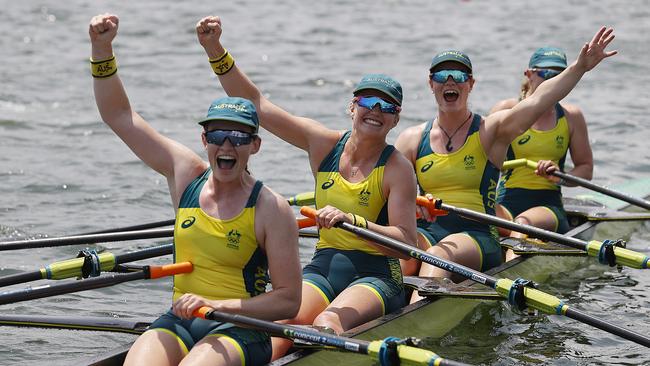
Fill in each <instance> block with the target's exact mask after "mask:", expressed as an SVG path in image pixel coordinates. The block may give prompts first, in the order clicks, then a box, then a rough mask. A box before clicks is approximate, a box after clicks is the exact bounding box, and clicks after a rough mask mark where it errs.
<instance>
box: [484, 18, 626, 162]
mask: <svg viewBox="0 0 650 366" xmlns="http://www.w3.org/2000/svg"><path fill="white" fill-rule="evenodd" d="M612 40H614V34H613V29H611V28H610V29H606V28H605V27H602V28H601V29H600V30H599V31H598V32H597V33H596V34H595V35H594V37H593V39H592V40H591V42H589V43H586V44H585V45H584V46H583V47H582V49H581V50H580V55H579V56H578V58H577V60H576V61H575V62H574V63H573V64H571V65H570V66H569V67H567V68H566V69H565V70H564V71H562V73H561V74H560V75H558V76H556V77H554V78H552V79H549V80H547V81H545V82H543V83H542V84H540V86H539V87H538V88H537V89H536V90H535V92H534V93H533V94H532V95H531V96H529V97H527V98H526V99H524V100H522V101H521V102H519V103H517V104H516V105H515V106H514V107H513V108H512V109H507V110H502V111H498V112H495V113H493V114H490V115H489V116H488V117H487V118H486V121H485V132H486V133H485V141H491V142H490V143H489V147H488V146H486V150H488V151H487V153H488V156H489V158H490V161H492V163H494V164H495V165H496V166H497V167H499V168H500V167H501V165H502V164H503V159H504V157H505V153H506V150H507V148H508V145H509V144H510V143H511V142H512V141H513V140H514V139H515V138H516V137H517V136H519V135H520V134H522V133H523V132H524V131H526V130H527V129H528V128H530V126H532V124H533V123H535V121H536V120H537V118H538V117H539V116H540V115H541V114H542V113H543V112H544V111H545V110H547V109H548V108H551V107H552V106H553V105H554V104H555V103H557V102H559V101H560V100H562V98H564V97H565V96H566V95H567V94H569V92H570V91H571V90H572V89H573V88H574V87H575V86H576V84H577V83H578V81H579V80H580V78H582V76H583V75H584V74H585V73H586V72H587V71H589V70H591V69H593V68H594V67H596V65H598V64H599V63H600V62H601V61H602V60H603V59H605V58H607V57H610V56H613V55H615V54H616V53H617V51H605V48H606V47H607V46H608V45H609V44H610V43H611V42H612ZM482 141H483V139H482Z"/></svg>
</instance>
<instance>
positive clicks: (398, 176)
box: [384, 150, 416, 184]
mask: <svg viewBox="0 0 650 366" xmlns="http://www.w3.org/2000/svg"><path fill="white" fill-rule="evenodd" d="M384 174H386V176H387V177H388V181H389V182H394V183H396V184H405V183H408V182H409V181H413V182H415V179H416V178H415V170H414V169H413V164H412V163H411V161H409V159H408V158H407V157H406V156H405V155H404V154H403V153H402V152H400V151H399V150H395V151H393V153H392V154H391V156H390V157H389V158H388V161H387V162H386V169H385V172H384Z"/></svg>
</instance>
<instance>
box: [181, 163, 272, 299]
mask: <svg viewBox="0 0 650 366" xmlns="http://www.w3.org/2000/svg"><path fill="white" fill-rule="evenodd" d="M211 173H212V169H207V170H206V171H205V172H204V173H203V174H201V175H200V176H199V177H197V178H196V179H195V180H194V181H192V183H190V184H189V185H188V186H187V188H186V189H185V191H184V192H183V195H182V197H181V201H180V204H179V208H178V213H177V214H176V224H175V226H174V262H184V261H189V262H192V264H193V266H194V270H193V271H192V272H191V273H187V274H183V275H178V276H174V295H173V299H174V300H176V299H178V298H179V297H180V296H181V295H183V294H185V293H194V294H197V295H200V296H203V297H205V298H208V299H211V300H223V299H243V298H249V297H252V296H256V295H259V294H261V293H263V292H265V290H266V284H267V282H268V274H267V273H268V264H267V259H266V255H265V254H264V253H263V252H262V250H261V249H260V247H259V245H258V243H257V239H256V238H255V203H256V202H257V197H258V196H259V193H260V190H261V188H262V182H260V181H257V182H255V186H254V187H253V190H252V192H251V195H250V197H249V198H248V201H247V202H246V206H245V207H244V209H243V210H242V211H241V212H240V213H239V214H238V215H237V216H235V217H233V218H231V219H228V220H220V219H217V218H214V217H212V216H210V215H208V214H207V213H205V212H204V211H203V210H202V209H201V207H200V205H199V194H200V193H201V189H202V188H203V186H204V185H205V182H206V181H207V180H208V178H209V177H210V174H211Z"/></svg>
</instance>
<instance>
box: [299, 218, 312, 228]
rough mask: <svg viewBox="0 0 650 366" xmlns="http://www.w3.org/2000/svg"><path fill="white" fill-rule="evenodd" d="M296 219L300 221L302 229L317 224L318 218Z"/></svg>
mask: <svg viewBox="0 0 650 366" xmlns="http://www.w3.org/2000/svg"><path fill="white" fill-rule="evenodd" d="M296 221H297V222H298V228H300V229H304V228H306V227H310V226H314V225H316V220H314V218H313V217H306V218H300V219H296Z"/></svg>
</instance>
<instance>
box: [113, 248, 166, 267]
mask: <svg viewBox="0 0 650 366" xmlns="http://www.w3.org/2000/svg"><path fill="white" fill-rule="evenodd" d="M173 252H174V244H164V245H159V246H156V247H151V248H147V249H142V250H138V251H135V252H131V253H124V254H117V255H115V264H120V263H129V262H135V261H139V260H143V259H149V258H156V257H161V256H163V255H169V254H172V253H173Z"/></svg>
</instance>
